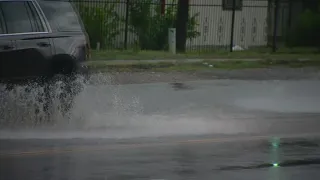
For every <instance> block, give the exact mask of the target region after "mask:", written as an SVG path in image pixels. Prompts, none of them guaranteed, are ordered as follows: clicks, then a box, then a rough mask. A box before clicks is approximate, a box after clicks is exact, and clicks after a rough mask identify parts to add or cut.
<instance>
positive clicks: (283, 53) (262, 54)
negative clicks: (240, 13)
mask: <svg viewBox="0 0 320 180" xmlns="http://www.w3.org/2000/svg"><path fill="white" fill-rule="evenodd" d="M194 58H196V59H215V58H221V59H224V58H225V59H246V58H247V59H248V58H259V59H278V60H298V59H309V60H317V59H319V60H320V53H319V50H317V49H311V48H297V49H279V51H278V52H277V53H270V49H266V48H260V49H257V48H256V49H250V50H245V51H235V52H232V53H230V52H228V51H224V50H216V51H195V52H188V53H184V54H171V53H169V52H166V51H132V50H126V51H116V50H110V51H96V50H93V51H92V60H93V61H99V60H103V61H106V60H153V59H194Z"/></svg>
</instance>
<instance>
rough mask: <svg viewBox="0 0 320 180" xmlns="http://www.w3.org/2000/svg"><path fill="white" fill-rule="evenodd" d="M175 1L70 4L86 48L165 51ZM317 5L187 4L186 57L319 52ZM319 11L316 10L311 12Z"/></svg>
mask: <svg viewBox="0 0 320 180" xmlns="http://www.w3.org/2000/svg"><path fill="white" fill-rule="evenodd" d="M177 1H178V0H73V2H74V4H75V6H76V8H77V9H78V11H79V13H80V16H81V18H82V20H83V22H84V25H85V27H86V30H87V32H88V34H89V37H90V41H91V47H92V48H96V47H97V43H99V44H100V47H101V48H102V49H141V50H167V49H168V28H176V24H177V7H178V6H177V3H178V2H177ZM319 4H320V3H319V0H189V17H188V22H187V37H186V39H187V40H186V43H185V45H186V49H187V51H199V52H203V51H216V50H220V49H222V50H227V51H235V50H243V49H253V50H255V49H256V50H258V49H259V50H260V51H261V50H262V51H266V52H267V51H277V50H278V48H282V47H296V46H297V47H314V48H318V49H320V43H319V42H318V41H320V36H319V33H318V32H320V15H319V10H320V6H319ZM317 7H319V8H317Z"/></svg>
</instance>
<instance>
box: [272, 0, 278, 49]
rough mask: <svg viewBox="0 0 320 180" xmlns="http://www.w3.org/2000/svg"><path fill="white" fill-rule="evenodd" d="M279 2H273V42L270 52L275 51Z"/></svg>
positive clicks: (276, 0)
mask: <svg viewBox="0 0 320 180" xmlns="http://www.w3.org/2000/svg"><path fill="white" fill-rule="evenodd" d="M278 8H279V0H274V24H273V41H272V52H276V51H277V31H278V20H279V18H278V14H279V10H278Z"/></svg>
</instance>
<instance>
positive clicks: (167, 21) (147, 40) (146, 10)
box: [129, 0, 200, 50]
mask: <svg viewBox="0 0 320 180" xmlns="http://www.w3.org/2000/svg"><path fill="white" fill-rule="evenodd" d="M198 16H199V13H197V14H194V15H192V16H190V15H189V19H188V24H187V38H188V39H192V38H196V37H198V36H199V35H200V33H199V32H198V31H197V30H196V28H197V26H198V22H197V17H198ZM176 17H177V6H176V3H175V2H173V3H172V5H171V4H169V5H167V7H166V11H165V13H164V14H163V15H162V14H161V6H160V4H157V3H156V4H155V3H153V1H152V0H135V1H132V3H130V5H129V25H130V31H131V32H133V33H134V34H135V35H136V36H137V37H138V44H139V46H140V48H141V49H146V50H147V49H148V50H164V49H166V48H167V46H168V28H175V27H176Z"/></svg>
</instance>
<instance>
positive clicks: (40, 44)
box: [37, 42, 50, 47]
mask: <svg viewBox="0 0 320 180" xmlns="http://www.w3.org/2000/svg"><path fill="white" fill-rule="evenodd" d="M37 45H38V46H40V47H48V46H50V43H47V42H38V43H37Z"/></svg>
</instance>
